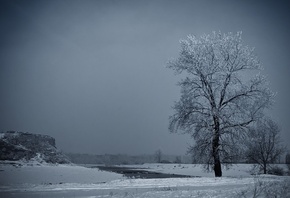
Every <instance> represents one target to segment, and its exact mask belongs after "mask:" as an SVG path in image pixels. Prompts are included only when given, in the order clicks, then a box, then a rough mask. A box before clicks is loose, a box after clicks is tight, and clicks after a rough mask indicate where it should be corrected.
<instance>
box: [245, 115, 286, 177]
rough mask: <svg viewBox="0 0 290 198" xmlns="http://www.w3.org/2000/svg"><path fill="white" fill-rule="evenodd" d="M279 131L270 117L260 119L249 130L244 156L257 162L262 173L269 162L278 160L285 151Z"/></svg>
mask: <svg viewBox="0 0 290 198" xmlns="http://www.w3.org/2000/svg"><path fill="white" fill-rule="evenodd" d="M279 132H280V128H279V126H278V125H277V124H276V123H275V122H274V121H272V120H271V119H264V120H261V121H259V122H257V124H256V126H255V127H253V128H251V129H250V130H249V141H248V142H247V145H248V151H247V152H246V157H247V159H248V160H249V161H250V162H253V163H255V164H258V165H259V166H260V167H261V169H262V170H263V173H264V174H266V173H268V170H269V164H273V163H276V162H278V160H279V158H280V157H281V155H282V154H283V153H284V152H285V147H284V146H282V144H281V140H280V137H279Z"/></svg>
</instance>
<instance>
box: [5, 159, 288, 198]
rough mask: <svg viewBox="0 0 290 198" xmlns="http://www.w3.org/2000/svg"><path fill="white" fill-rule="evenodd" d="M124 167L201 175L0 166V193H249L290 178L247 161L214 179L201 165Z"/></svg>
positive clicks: (96, 196) (89, 196) (95, 196)
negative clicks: (255, 169) (140, 175)
mask: <svg viewBox="0 0 290 198" xmlns="http://www.w3.org/2000/svg"><path fill="white" fill-rule="evenodd" d="M129 167H135V168H138V169H146V170H149V171H156V172H163V173H171V174H185V175H192V176H200V177H193V178H166V179H129V178H125V177H123V176H122V175H120V174H115V173H111V172H105V171H99V170H98V169H95V168H85V167H81V166H76V165H48V164H28V165H27V164H22V166H19V167H15V166H12V165H9V164H0V197H5V198H6V197H7V198H9V197H23V198H24V197H29V198H33V197H57V198H58V197H67V198H68V197H78V198H100V197H114V198H117V197H136V198H141V197H142V198H143V197H148V198H151V197H160V198H161V197H181V198H183V197H184V198H185V197H241V195H243V196H244V195H246V196H244V197H253V196H252V195H253V193H254V190H255V187H257V186H258V187H259V188H260V186H259V185H257V184H258V183H259V182H262V183H263V185H266V187H267V188H268V187H269V188H270V187H271V186H272V187H273V185H268V184H275V186H274V187H273V188H275V189H276V188H277V186H278V187H279V186H281V185H282V184H283V182H284V181H286V179H288V181H290V180H289V177H286V176H284V177H278V176H271V175H262V176H259V177H257V176H252V175H250V172H249V171H250V169H251V166H250V165H246V164H240V165H234V166H232V167H231V169H229V170H226V169H224V175H226V176H225V177H222V178H215V177H214V174H213V173H212V172H211V173H207V172H203V169H202V166H201V165H197V166H195V165H191V164H144V165H138V166H135V165H134V166H133V165H132V166H131V165H130V166H129ZM280 184H281V185H280ZM289 184H290V182H289ZM286 186H287V184H286ZM285 189H286V190H289V188H285V187H284V190H285ZM262 190H264V189H262ZM282 190H283V189H282ZM262 192H263V191H262ZM277 193H279V192H277ZM284 194H285V193H284ZM263 195H265V194H262V196H260V197H263ZM288 195H289V196H290V192H289V194H288ZM288 195H287V196H288ZM280 197H282V196H280Z"/></svg>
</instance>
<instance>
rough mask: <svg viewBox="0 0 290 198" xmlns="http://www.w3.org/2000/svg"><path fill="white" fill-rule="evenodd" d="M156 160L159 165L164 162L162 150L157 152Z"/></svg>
mask: <svg viewBox="0 0 290 198" xmlns="http://www.w3.org/2000/svg"><path fill="white" fill-rule="evenodd" d="M155 160H156V162H157V163H161V161H162V151H161V150H160V149H158V150H157V151H156V152H155Z"/></svg>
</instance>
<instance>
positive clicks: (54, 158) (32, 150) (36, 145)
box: [0, 131, 70, 164]
mask: <svg viewBox="0 0 290 198" xmlns="http://www.w3.org/2000/svg"><path fill="white" fill-rule="evenodd" d="M0 151H1V153H0V160H9V161H18V160H26V161H29V160H36V161H38V162H41V163H42V162H46V163H58V164H65V163H70V161H69V160H68V158H67V157H66V156H65V155H64V154H62V153H61V152H60V151H59V150H58V149H57V148H56V145H55V139H54V138H53V137H50V136H47V135H40V134H32V133H27V132H15V131H7V132H0Z"/></svg>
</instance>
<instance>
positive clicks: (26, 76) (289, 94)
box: [0, 0, 290, 155]
mask: <svg viewBox="0 0 290 198" xmlns="http://www.w3.org/2000/svg"><path fill="white" fill-rule="evenodd" d="M289 10H290V6H289V2H288V1H279V2H274V1H271V2H269V1H229V0H228V1H227V0H221V1H207V0H206V1H204V0H197V1H189V0H184V1H174V0H167V1H165V0H161V1H153V0H152V1H151V0H149V1H147V0H146V1H133V0H132V1H130V0H122V1H117V0H100V1H91V0H86V1H70V0H62V1H56V0H49V1H44V0H41V1H39V0H28V1H18V0H2V1H1V2H0V93H1V97H0V110H1V114H0V131H7V130H15V131H24V132H26V131H27V132H32V133H40V134H46V135H50V136H52V137H54V138H55V139H56V145H57V147H58V148H59V149H61V150H62V151H64V152H72V153H89V154H105V153H108V154H119V153H121V154H130V155H134V154H153V153H154V152H155V151H156V150H157V149H160V150H161V151H162V152H163V153H166V154H174V155H183V154H185V153H186V150H187V147H188V146H189V145H191V144H193V140H192V139H190V136H188V135H179V134H170V133H169V131H168V125H169V121H168V117H169V116H170V115H172V113H173V110H172V108H171V107H172V106H173V105H174V101H177V100H178V99H179V97H180V88H179V87H178V86H176V83H177V82H178V81H179V80H180V76H175V75H174V72H173V71H172V70H170V69H168V68H166V63H167V61H168V60H170V59H172V58H176V57H177V56H178V53H179V50H180V44H179V40H180V39H182V38H186V36H187V35H189V34H194V35H197V36H200V35H202V34H210V33H211V32H212V31H221V32H225V33H226V32H237V31H242V32H243V40H244V43H245V44H247V45H249V46H252V47H255V50H256V51H255V52H256V53H257V55H258V57H259V58H260V60H261V63H262V65H263V66H264V70H263V71H262V73H263V74H265V75H266V76H267V77H268V80H269V82H270V84H269V87H270V88H271V89H272V90H273V91H274V92H277V96H276V98H275V104H274V105H273V107H272V108H271V109H270V110H268V112H267V114H268V115H269V116H271V117H272V118H273V119H274V120H275V121H276V122H277V123H278V124H279V126H281V129H282V130H281V137H282V139H283V141H284V142H285V143H286V144H287V142H290V133H289V128H290V122H289V118H290V111H289V110H290V109H289V101H290V86H289V85H290V78H289V74H290V65H289V64H290V56H289V51H290V37H289V35H290V28H289V24H290V13H289ZM288 148H289V147H288Z"/></svg>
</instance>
